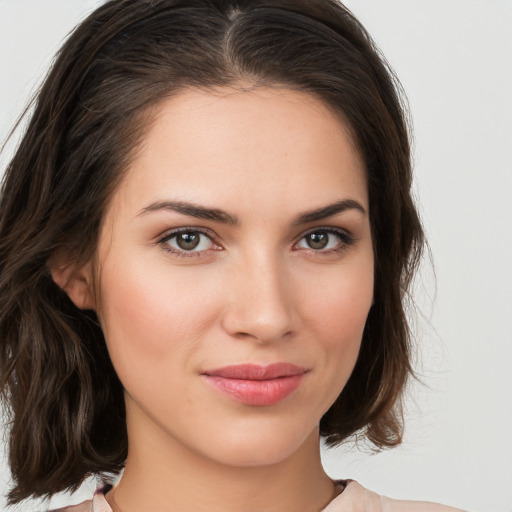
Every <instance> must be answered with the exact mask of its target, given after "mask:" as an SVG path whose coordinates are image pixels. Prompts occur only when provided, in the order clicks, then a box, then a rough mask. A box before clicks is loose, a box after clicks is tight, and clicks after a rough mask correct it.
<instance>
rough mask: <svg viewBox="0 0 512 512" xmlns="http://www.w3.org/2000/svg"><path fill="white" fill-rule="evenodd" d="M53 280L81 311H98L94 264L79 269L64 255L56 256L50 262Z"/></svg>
mask: <svg viewBox="0 0 512 512" xmlns="http://www.w3.org/2000/svg"><path fill="white" fill-rule="evenodd" d="M48 267H49V269H50V273H51V275H52V278H53V280H54V282H55V284H56V285H57V286H59V287H60V288H62V289H63V290H64V291H65V292H66V293H67V294H68V296H69V298H70V299H71V300H72V302H73V303H74V304H75V306H76V307H77V308H79V309H92V310H95V309H96V299H95V293H94V286H93V272H92V263H87V264H85V265H84V266H81V267H78V266H77V264H76V263H75V262H74V261H73V260H70V259H69V258H66V257H65V256H64V255H62V254H55V255H54V256H53V257H52V258H51V259H50V261H49V262H48Z"/></svg>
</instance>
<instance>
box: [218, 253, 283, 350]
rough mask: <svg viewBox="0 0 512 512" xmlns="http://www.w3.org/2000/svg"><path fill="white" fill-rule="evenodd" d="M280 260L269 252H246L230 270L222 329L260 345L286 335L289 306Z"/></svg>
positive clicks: (276, 255)
mask: <svg viewBox="0 0 512 512" xmlns="http://www.w3.org/2000/svg"><path fill="white" fill-rule="evenodd" d="M288 286H289V282H288V280H287V273H286V270H285V268H284V264H283V261H282V260H281V259H280V258H279V256H278V254H275V253H273V252H272V251H267V250H260V251H256V250H255V251H250V252H249V253H248V254H245V255H244V256H243V257H241V258H240V260H239V261H238V263H237V265H236V269H235V270H234V274H233V280H232V288H231V293H230V301H229V305H228V308H227V311H226V313H225V317H224V323H225V329H226V331H228V332H229V333H230V334H231V335H234V336H239V337H240V336H241V337H251V338H254V339H255V340H257V341H259V342H260V343H263V342H270V341H273V340H277V339H279V338H281V337H282V336H284V335H285V334H287V333H289V332H290V331H291V329H292V325H291V304H290V302H289V300H288V297H289V293H288V292H289V290H288Z"/></svg>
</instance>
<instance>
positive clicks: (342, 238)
mask: <svg viewBox="0 0 512 512" xmlns="http://www.w3.org/2000/svg"><path fill="white" fill-rule="evenodd" d="M183 233H189V234H199V235H203V236H205V237H207V238H208V239H209V240H210V241H211V243H212V244H214V245H216V246H217V247H219V248H218V249H213V250H214V251H218V250H221V246H220V245H218V244H216V243H215V240H214V238H215V236H214V234H213V233H212V232H211V231H209V230H205V229H201V228H191V227H183V228H177V229H174V230H172V231H171V232H169V233H167V234H166V235H164V236H163V237H162V238H161V239H160V240H158V242H157V243H158V244H159V245H161V246H162V249H163V250H164V251H166V252H169V253H171V254H173V255H174V256H176V257H178V258H200V257H202V256H204V253H205V252H208V251H210V250H212V249H206V250H203V251H193V250H191V251H187V250H184V249H181V250H180V249H176V248H173V247H171V246H170V245H169V244H168V243H167V242H169V241H170V240H172V239H173V238H176V237H177V236H178V235H180V234H183ZM319 233H327V234H329V235H334V236H335V237H336V238H337V239H338V244H337V246H336V247H334V248H331V249H327V250H316V249H312V248H309V249H306V250H309V251H311V252H313V253H315V254H319V255H320V254H333V253H338V252H342V251H343V250H345V249H347V248H348V247H350V246H351V245H353V244H354V243H355V241H356V240H355V238H354V237H353V236H352V235H351V234H350V233H349V232H348V231H346V230H344V229H340V228H334V227H318V228H314V229H312V230H310V231H308V232H306V233H304V234H303V235H302V236H301V237H300V239H299V241H298V242H296V243H295V244H294V250H295V251H297V250H301V249H298V248H295V247H296V246H297V245H298V244H299V243H300V242H301V241H302V240H304V239H305V238H306V237H307V236H309V235H312V234H319ZM199 243H201V242H199Z"/></svg>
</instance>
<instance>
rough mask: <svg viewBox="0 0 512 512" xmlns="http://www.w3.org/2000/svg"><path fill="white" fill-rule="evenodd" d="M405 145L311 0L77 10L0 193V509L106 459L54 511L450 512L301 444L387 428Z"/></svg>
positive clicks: (407, 213)
mask: <svg viewBox="0 0 512 512" xmlns="http://www.w3.org/2000/svg"><path fill="white" fill-rule="evenodd" d="M409 158H410V155H409V143H408V136H407V127H406V123H405V121H404V113H403V111H402V108H401V104H400V98H399V95H398V91H397V84H396V82H395V81H394V79H393V76H392V74H391V73H390V71H389V70H388V69H387V68H386V66H385V65H384V63H383V62H382V60H381V59H380V58H379V56H378V54H377V52H376V50H375V49H374V47H373V46H372V43H371V40H370V38H369V36H368V35H367V34H366V32H365V31H364V29H363V28H362V27H361V26H360V25H359V23H358V22H357V21H356V20H355V19H354V18H353V16H352V15H351V14H350V13H349V12H348V11H347V10H346V9H344V8H343V7H342V6H341V5H340V4H338V3H336V2H334V1H329V0H318V1H314V2H311V1H307V2H306V1H296V0H294V1H287V0H274V1H267V2H264V1H254V0H252V1H234V0H233V1H227V0H224V1H223V0H216V1H215V0H202V1H200V0H197V1H190V0H188V1H186V2H185V1H178V0H176V1H172V0H161V1H143V0H125V1H112V2H107V3H106V4H105V5H104V6H102V7H100V8H99V9H98V10H97V11H96V12H95V13H93V14H92V15H91V16H90V17H89V18H88V19H87V20H86V21H84V22H83V23H82V24H81V25H80V26H79V27H78V28H77V29H76V30H75V32H74V33H73V34H72V36H71V37H70V39H69V40H68V41H67V42H66V44H65V45H64V47H63V48H62V50H61V52H60V54H59V56H58V59H57V61H56V63H55V65H54V67H53V69H52V71H51V73H50V75H49V76H48V78H47V80H46V82H45V84H44V86H43V88H42V90H41V92H40V94H39V96H38V99H37V105H36V108H35V111H34V114H33V117H32V120H31V123H30V125H29V127H28V130H27V133H26V134H25V136H24V138H23V140H22V142H21V144H20V146H19V149H18V151H17V153H16V155H15V157H14V158H13V160H12V162H11V163H10V165H9V167H8V169H7V172H6V177H5V181H4V186H3V192H2V202H1V206H0V262H1V263H0V264H1V272H0V274H1V281H0V283H1V284H0V297H1V301H2V302H1V318H0V333H1V338H0V339H1V345H0V346H1V368H2V369H1V374H2V389H3V391H4V395H5V397H6V399H8V401H9V403H10V407H11V410H12V428H11V438H10V465H11V469H12V473H13V476H14V479H15V487H14V488H13V489H12V491H11V493H10V500H11V503H16V502H19V501H20V500H22V499H25V498H27V497H30V496H48V495H52V494H54V493H56V492H59V491H61V490H63V489H66V488H73V487H76V486H77V485H79V483H80V482H81V481H82V480H83V479H84V478H85V477H86V476H88V475H90V474H103V473H118V472H120V471H121V469H123V468H124V471H123V475H122V477H121V480H120V481H119V483H118V484H117V485H116V486H115V487H114V488H110V487H109V486H108V485H107V486H105V487H103V488H102V489H100V490H99V491H98V493H97V494H96V495H95V497H94V498H93V500H92V502H91V503H84V504H82V505H79V506H78V507H71V508H70V509H69V510H73V511H81V510H90V509H91V507H92V509H93V510H94V511H95V512H98V511H100V510H102V511H103V510H108V511H110V510H112V511H113V512H119V511H124V512H130V511H135V510H158V511H160V510H161V511H166V510H180V511H181V510H209V511H214V510H223V511H229V510H237V511H240V510H269V511H270V510H279V511H282V510H304V511H313V510H314V511H317V510H326V511H329V512H335V511H337V510H351V509H353V510H371V511H379V510H390V511H393V510H418V511H427V510H432V511H436V510H438V511H443V510H450V509H448V508H447V507H443V506H440V505H439V506H438V505H433V504H426V503H412V502H396V501H394V500H390V499H387V498H384V497H379V496H378V495H376V494H374V493H372V492H370V491H367V490H365V489H363V488H362V487H361V486H359V485H358V484H357V483H356V482H351V481H333V480H331V479H330V478H329V477H328V476H327V475H326V473H325V472H324V471H323V469H322V466H321V463H320V450H319V440H320V435H321V436H323V437H324V438H325V439H326V441H327V443H329V444H331V445H335V444H338V443H340V442H342V441H343V440H345V439H347V438H348V437H350V436H351V435H353V434H355V433H361V432H363V433H364V434H365V435H366V436H367V437H368V439H369V440H370V441H371V442H372V443H374V444H375V445H376V446H377V447H378V448H384V447H389V446H394V445H397V444H399V443H400V440H401V429H402V425H401V418H400V397H401V393H402V391H403V388H404V385H405V383H406V381H407V377H408V375H409V374H410V373H411V366H410V362H409V338H408V329H407V323H406V320H405V315H404V311H403V300H404V295H405V293H406V291H407V289H408V285H409V283H410V280H411V277H412V274H413V272H414V269H415V267H416V264H417V262H418V258H419V256H420V253H421V247H422V243H423V235H422V230H421V225H420V223H419V220H418V216H417V213H416V210H415V208H414V204H413V202H412V200H411V196H410V184H411V169H410V159H409ZM198 485H199V486H200V490H198ZM451 510H453V509H451Z"/></svg>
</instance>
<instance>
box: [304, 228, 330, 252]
mask: <svg viewBox="0 0 512 512" xmlns="http://www.w3.org/2000/svg"><path fill="white" fill-rule="evenodd" d="M331 236H332V235H331ZM304 238H305V240H306V244H307V245H308V247H309V248H310V249H315V250H319V249H325V248H326V247H327V245H328V243H329V233H327V231H318V232H315V233H310V234H309V235H306V236H305V237H304Z"/></svg>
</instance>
